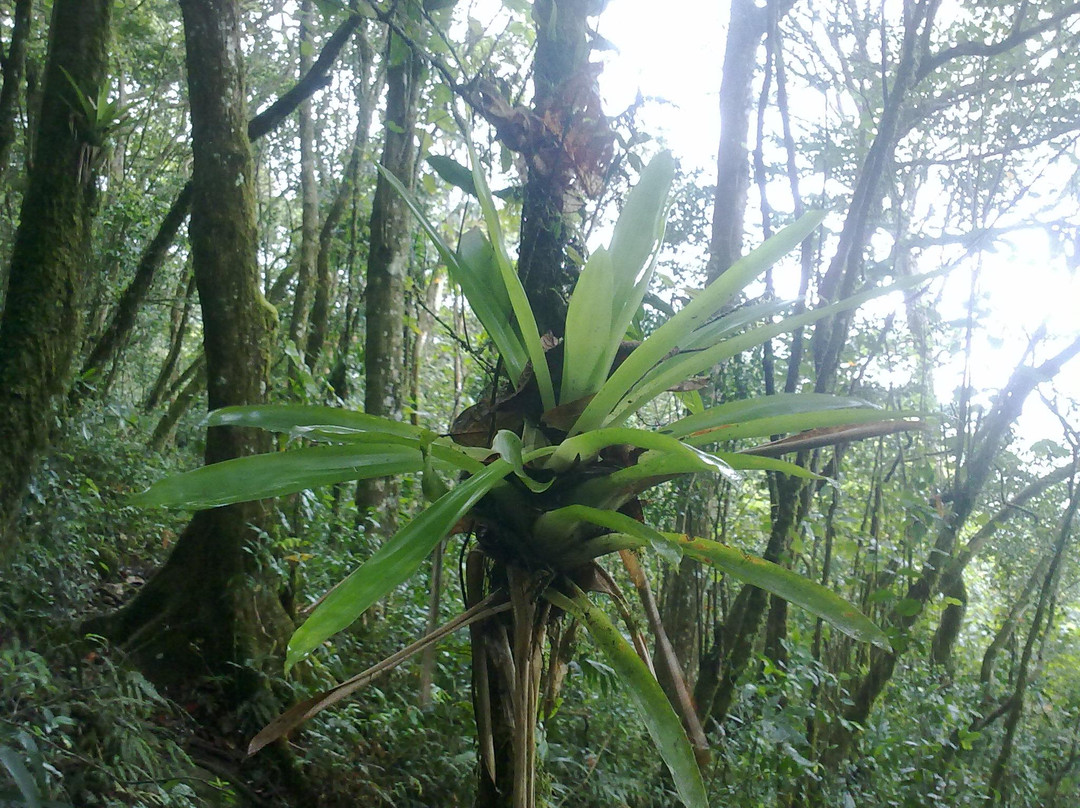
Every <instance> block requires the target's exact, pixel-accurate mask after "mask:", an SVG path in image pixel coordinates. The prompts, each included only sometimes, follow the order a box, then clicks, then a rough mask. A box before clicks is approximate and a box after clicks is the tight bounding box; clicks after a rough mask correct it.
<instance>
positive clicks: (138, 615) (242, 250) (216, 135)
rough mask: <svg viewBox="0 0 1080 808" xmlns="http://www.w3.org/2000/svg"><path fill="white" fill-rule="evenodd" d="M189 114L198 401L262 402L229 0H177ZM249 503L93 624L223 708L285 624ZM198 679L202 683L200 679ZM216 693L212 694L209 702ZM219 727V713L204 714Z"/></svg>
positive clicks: (236, 435)
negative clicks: (201, 363)
mask: <svg viewBox="0 0 1080 808" xmlns="http://www.w3.org/2000/svg"><path fill="white" fill-rule="evenodd" d="M181 10H182V12H183V16H184V41H185V45H186V48H187V69H188V83H189V97H190V104H191V120H192V152H193V158H194V159H193V172H192V214H191V225H190V240H191V252H192V264H193V268H194V272H195V281H196V284H197V286H198V290H199V300H200V304H201V306H202V316H203V346H204V350H205V354H206V379H207V398H208V403H209V406H210V408H211V409H217V408H218V407H224V406H228V405H231V404H255V403H259V402H262V401H265V400H266V394H267V388H268V384H269V368H270V361H269V350H270V345H271V337H272V334H273V329H274V324H275V319H276V317H275V314H274V310H273V308H272V307H271V306H270V305H269V304H268V303H267V302H266V301H265V300H264V298H263V296H262V293H261V291H260V283H259V271H258V263H257V260H256V249H257V244H258V242H257V238H256V229H255V203H254V184H253V180H254V176H255V172H254V164H253V161H252V157H251V147H250V143H249V140H248V137H247V123H246V122H247V115H246V109H245V102H244V98H245V94H244V80H243V55H242V53H241V51H240V41H241V39H240V25H239V10H238V6H237V3H236V0H182V2H181ZM268 448H269V440H268V438H267V436H266V433H263V432H261V431H260V430H251V429H237V428H232V427H228V428H226V427H214V428H211V429H210V430H208V432H207V440H206V455H205V459H206V462H207V463H217V462H220V461H222V460H228V459H230V458H234V457H242V456H244V455H249V454H254V453H258V452H263V451H266V450H267V449H268ZM262 524H265V516H264V506H263V504H262V503H245V504H241V505H231V506H227V507H222V508H214V509H212V510H206V511H200V512H199V513H197V514H196V515H195V517H194V518H193V519H192V520H191V522H190V523H189V524H188V526H187V528H186V529H185V530H184V532H183V534H182V535H181V536H180V539H179V540H178V542H177V544H176V547H175V548H174V550H173V552H172V554H171V555H170V556H169V559H168V561H167V562H166V564H165V566H164V567H163V568H162V569H161V570H160V571H159V572H158V574H157V575H156V576H155V577H154V578H152V579H151V580H150V581H149V582H148V583H147V584H146V586H144V587H143V588H142V589H141V590H140V591H139V594H138V595H137V596H136V597H135V599H134V600H133V601H132V602H131V603H129V604H128V605H127V606H125V607H124V608H123V609H122V610H121V611H120V612H118V613H117V614H115V615H113V616H112V617H111V618H108V619H106V620H105V621H103V622H102V626H101V627H102V629H103V633H105V634H106V635H107V636H110V637H111V638H112V639H113V640H114V641H116V642H119V643H122V644H124V645H125V646H126V647H127V648H128V649H129V650H130V652H131V653H132V654H133V655H134V656H135V658H136V659H138V660H139V661H140V663H141V664H142V666H143V667H144V669H145V670H146V671H147V672H148V673H149V674H150V675H151V676H152V677H153V678H154V679H155V680H157V681H158V682H161V683H163V684H166V685H174V686H184V687H193V686H195V685H196V684H199V683H201V684H203V685H206V686H208V687H210V688H211V693H212V694H213V697H212V699H211V700H212V701H213V703H215V704H216V705H217V706H218V707H224V708H225V709H226V710H227V711H228V712H229V713H231V708H235V707H236V706H237V705H239V704H240V703H243V702H246V701H249V700H251V699H252V698H254V697H255V696H256V694H258V693H260V692H262V687H261V683H262V669H263V667H264V666H265V665H266V663H267V662H269V660H270V659H273V658H274V657H276V656H279V655H280V653H281V652H283V651H284V648H285V643H286V641H287V639H288V636H289V634H290V633H291V628H292V626H291V622H290V621H289V619H288V618H287V616H286V614H285V612H284V610H283V608H282V606H281V603H280V601H279V600H278V597H277V594H276V592H275V589H274V584H273V581H272V580H268V579H267V577H266V572H265V567H264V565H262V564H261V563H260V561H259V557H260V556H261V555H263V554H265V553H266V552H267V548H266V547H265V546H264V545H263V544H262V542H261V540H260V538H259V537H260V530H259V526H260V525H262ZM208 676H209V677H212V678H209V679H208V678H207V677H208ZM214 697H216V698H214ZM212 720H214V721H218V722H220V715H216V716H214V717H213V718H212Z"/></svg>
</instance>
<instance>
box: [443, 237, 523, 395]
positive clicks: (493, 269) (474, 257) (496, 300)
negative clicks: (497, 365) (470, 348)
mask: <svg viewBox="0 0 1080 808" xmlns="http://www.w3.org/2000/svg"><path fill="white" fill-rule="evenodd" d="M458 254H459V259H460V263H459V266H460V272H459V275H458V276H457V277H455V278H454V280H456V281H457V283H458V286H460V287H461V291H462V293H463V294H464V295H465V297H466V299H468V301H469V305H470V306H472V310H473V311H474V312H475V313H476V317H477V319H478V320H480V322H481V323H482V324H483V326H484V329H485V330H486V331H487V332H488V334H489V335H490V336H491V339H492V341H493V342H494V343H495V347H496V348H498V349H499V353H500V354H501V355H502V357H503V361H504V362H505V363H506V367H507V370H508V371H509V373H510V377H511V380H512V381H513V382H514V383H515V384H517V382H518V381H519V380H520V378H521V374H522V373H524V372H525V365H526V364H528V361H529V354H528V352H527V351H526V350H525V346H524V345H523V344H522V341H521V336H520V334H519V333H518V331H517V329H515V328H514V307H513V305H512V304H511V302H510V296H509V295H508V294H507V292H506V286H505V285H504V283H503V280H502V273H501V271H500V270H499V264H498V259H497V258H496V256H495V249H494V248H493V247H492V246H491V242H490V241H488V239H487V237H486V236H485V235H484V234H483V233H482V232H481V231H480V230H478V229H476V228H473V229H472V230H469V231H468V232H466V233H465V235H464V236H462V237H461V244H460V245H459V247H458Z"/></svg>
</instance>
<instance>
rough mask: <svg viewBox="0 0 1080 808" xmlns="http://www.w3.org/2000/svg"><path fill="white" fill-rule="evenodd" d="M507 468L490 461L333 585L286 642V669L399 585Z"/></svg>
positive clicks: (503, 462) (502, 462) (508, 471)
mask: <svg viewBox="0 0 1080 808" xmlns="http://www.w3.org/2000/svg"><path fill="white" fill-rule="evenodd" d="M511 470H512V467H511V465H510V464H509V463H507V462H506V461H505V460H496V461H494V462H493V463H491V465H489V466H487V467H486V468H485V469H484V470H483V471H481V472H480V473H479V474H475V475H473V476H472V477H470V478H469V479H467V480H465V481H464V482H463V483H461V484H460V485H458V486H457V487H455V488H454V489H452V490H451V491H450V492H449V493H447V494H444V495H443V496H442V497H440V498H439V499H438V500H437V501H436V502H434V503H432V504H431V505H430V506H429V507H428V508H426V509H425V510H423V511H422V512H421V513H420V514H419V515H418V516H417V517H416V518H415V519H413V520H412V521H411V522H409V524H407V525H405V527H403V528H402V529H401V530H399V531H398V532H397V533H395V534H394V535H393V537H391V538H390V539H389V540H387V541H386V542H385V543H383V544H382V545H381V546H380V547H379V549H378V550H376V551H375V552H374V553H373V554H372V556H371V558H369V559H368V560H367V561H366V562H364V564H362V565H361V566H360V567H358V568H357V569H356V570H354V571H353V572H352V573H351V574H350V575H349V576H348V577H347V578H345V580H343V581H341V583H339V584H337V586H335V587H334V588H333V589H331V590H330V592H329V593H328V594H327V595H326V597H324V598H323V600H322V601H321V602H320V603H319V605H318V606H316V607H315V610H314V611H313V612H312V613H311V616H310V617H308V619H307V620H306V621H305V622H304V624H303V625H301V626H300V628H298V629H297V630H296V633H294V634H293V636H292V639H291V640H290V641H289V650H288V654H287V656H286V659H285V669H286V670H288V669H289V668H290V667H292V666H293V665H294V664H295V663H296V662H298V661H299V660H301V659H303V658H304V657H305V656H307V655H308V654H309V653H311V652H312V651H313V650H315V649H316V648H318V647H319V646H320V645H321V644H322V643H323V642H325V641H326V640H328V639H329V638H330V637H332V636H333V635H334V634H337V633H338V632H339V631H341V630H342V629H344V628H346V627H348V626H349V625H351V624H352V623H353V621H355V620H356V619H357V618H358V617H360V615H361V614H363V613H364V612H365V611H367V609H368V608H369V607H370V606H371V605H372V604H374V603H375V602H376V601H377V600H379V598H381V597H382V596H383V595H385V594H386V593H387V592H389V591H390V590H392V589H393V588H394V587H396V586H398V585H400V584H402V583H404V582H405V581H406V580H408V578H409V577H410V576H411V575H412V574H413V573H414V572H415V571H416V568H417V567H419V566H420V563H421V562H422V561H423V560H424V559H425V558H427V556H428V555H429V554H430V553H431V551H432V550H433V549H435V546H436V545H437V544H438V543H439V542H440V541H442V539H443V537H445V536H446V535H447V534H448V533H449V532H450V531H451V530H452V529H453V527H454V525H456V524H457V523H458V521H459V520H460V519H461V518H462V517H463V516H464V515H465V514H467V513H468V512H469V511H470V510H471V509H472V507H473V506H474V505H475V504H476V503H477V502H479V501H480V499H481V498H482V497H483V496H484V495H485V494H487V493H488V491H490V490H491V489H492V488H493V487H494V486H495V485H497V484H498V483H499V481H500V480H502V479H503V478H504V477H505V476H506V475H507V474H509V473H510V472H511Z"/></svg>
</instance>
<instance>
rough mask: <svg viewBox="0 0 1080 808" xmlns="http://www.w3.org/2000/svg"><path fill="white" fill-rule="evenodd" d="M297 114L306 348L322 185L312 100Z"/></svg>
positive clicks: (298, 325)
mask: <svg viewBox="0 0 1080 808" xmlns="http://www.w3.org/2000/svg"><path fill="white" fill-rule="evenodd" d="M311 3H312V0H302V2H301V3H300V76H301V78H302V77H303V76H304V75H305V74H306V73H307V72H308V71H309V70H310V69H311V49H312V47H313V46H312V32H311V23H312V18H313V11H312V5H311ZM296 114H297V117H298V122H299V129H300V202H301V214H300V251H299V256H298V262H297V266H296V292H295V294H294V296H293V306H292V319H291V320H290V321H289V342H291V343H293V344H294V345H296V346H297V350H298V351H302V350H303V346H304V344H305V342H306V337H307V325H308V310H309V309H310V307H311V296H312V292H313V289H312V284H313V282H314V281H315V273H316V271H317V269H316V263H317V262H318V260H319V184H318V182H317V181H316V179H315V119H314V118H313V117H312V114H311V100H310V99H306V100H304V101H303V102H301V104H300V106H299V107H297V110H296ZM293 370H294V371H295V370H297V369H296V368H294V369H293Z"/></svg>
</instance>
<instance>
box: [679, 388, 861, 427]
mask: <svg viewBox="0 0 1080 808" xmlns="http://www.w3.org/2000/svg"><path fill="white" fill-rule="evenodd" d="M863 408H865V409H868V410H871V411H873V412H874V413H875V414H876V417H877V418H881V417H882V411H881V410H879V409H877V408H876V407H874V406H873V405H871V404H868V403H866V402H865V401H863V400H861V399H858V398H847V397H844V396H832V395H828V394H826V393H777V394H776V395H773V396H761V397H759V398H749V399H743V400H740V401H728V402H725V403H724V404H718V405H716V406H715V407H710V408H709V409H707V410H705V411H704V412H701V413H699V414H696V415H689V416H687V417H686V418H680V419H679V420H678V421H674V422H673V423H671V424H668V425H667V426H666V427H664V428H663V429H661V430H660V431H661V432H663V433H664V434H666V435H671V436H673V437H676V438H685V437H686V436H687V435H691V434H693V433H694V432H700V431H702V430H705V429H716V428H717V427H730V426H739V427H744V426H745V425H746V424H749V423H754V422H757V421H761V420H764V419H769V418H778V417H785V418H787V417H790V418H798V417H806V418H807V421H806V423H807V424H808V425H807V426H796V427H795V428H794V429H790V430H783V431H785V432H789V431H801V430H803V429H813V428H814V427H817V426H821V424H819V423H817V422H815V421H814V420H813V419H814V418H815V417H816V416H817V415H819V414H821V413H826V412H831V411H833V410H854V409H863ZM771 434H775V433H774V432H759V433H756V434H748V435H746V436H745V437H758V436H761V435H771Z"/></svg>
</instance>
